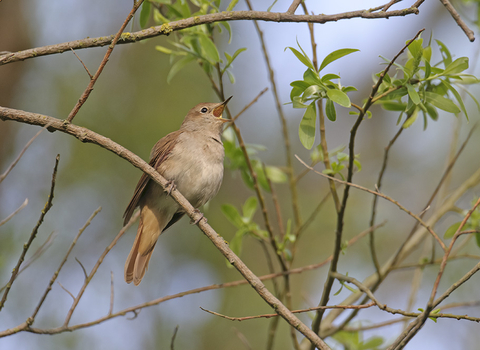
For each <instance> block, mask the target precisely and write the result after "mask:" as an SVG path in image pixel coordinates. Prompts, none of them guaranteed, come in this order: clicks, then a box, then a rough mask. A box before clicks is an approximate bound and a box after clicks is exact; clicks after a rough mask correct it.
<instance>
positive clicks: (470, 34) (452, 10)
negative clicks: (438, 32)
mask: <svg viewBox="0 0 480 350" xmlns="http://www.w3.org/2000/svg"><path fill="white" fill-rule="evenodd" d="M440 2H441V3H442V4H443V6H445V8H446V9H447V11H448V12H450V14H451V15H452V17H453V19H454V20H455V22H457V24H458V26H459V27H460V28H462V30H463V32H464V33H465V35H466V36H467V37H468V40H470V41H471V42H474V41H475V33H474V32H473V30H471V29H470V28H468V26H467V24H466V23H465V22H464V21H463V19H462V18H461V17H460V15H459V14H458V12H457V10H455V8H454V7H453V6H452V4H451V3H450V1H448V0H440Z"/></svg>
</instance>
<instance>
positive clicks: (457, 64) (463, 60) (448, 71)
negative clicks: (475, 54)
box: [443, 57, 468, 75]
mask: <svg viewBox="0 0 480 350" xmlns="http://www.w3.org/2000/svg"><path fill="white" fill-rule="evenodd" d="M466 69H468V57H460V58H457V59H456V60H455V61H453V62H452V63H450V64H449V65H448V66H447V67H446V68H445V70H444V71H443V75H453V74H458V73H461V72H463V71H464V70H466Z"/></svg>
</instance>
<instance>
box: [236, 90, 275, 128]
mask: <svg viewBox="0 0 480 350" xmlns="http://www.w3.org/2000/svg"><path fill="white" fill-rule="evenodd" d="M267 91H268V87H266V88H265V89H263V90H262V91H260V92H259V93H258V95H257V96H256V97H255V98H254V99H253V100H252V101H250V103H249V104H248V105H246V106H245V107H243V109H242V110H241V111H240V112H238V113H237V115H236V116H235V117H233V118H232V122H235V121H236V120H237V119H238V117H240V116H241V115H242V114H243V113H244V112H245V111H246V110H247V109H249V108H250V107H251V106H252V105H253V104H254V103H255V102H257V101H258V99H259V98H260V97H261V96H262V95H263V94H264V93H266V92H267Z"/></svg>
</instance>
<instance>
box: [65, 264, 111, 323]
mask: <svg viewBox="0 0 480 350" xmlns="http://www.w3.org/2000/svg"><path fill="white" fill-rule="evenodd" d="M114 296H115V285H114V283H113V271H110V309H109V310H108V314H109V315H111V314H112V313H113V301H114ZM73 299H74V300H75V298H73Z"/></svg>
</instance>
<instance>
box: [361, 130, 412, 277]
mask: <svg viewBox="0 0 480 350" xmlns="http://www.w3.org/2000/svg"><path fill="white" fill-rule="evenodd" d="M403 130H405V129H404V128H403V125H402V127H400V129H399V130H398V131H397V133H396V134H395V136H394V137H393V138H392V139H391V140H390V142H389V143H388V145H387V147H385V153H384V155H383V163H382V168H381V170H380V173H379V174H378V180H377V182H376V184H375V188H376V189H377V192H380V189H381V188H382V179H383V175H384V174H385V170H386V169H387V162H388V154H389V152H390V149H391V148H392V146H393V144H394V143H395V141H396V140H397V139H398V137H399V136H400V134H401V133H402V131H403ZM377 201H378V197H377V196H374V197H373V204H372V214H371V216H370V226H373V225H375V217H376V215H377ZM369 246H370V255H371V256H372V261H373V265H374V266H375V270H376V272H377V273H378V275H379V277H381V276H380V263H379V262H378V258H377V252H376V250H375V232H374V231H372V232H371V233H370V242H369Z"/></svg>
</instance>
